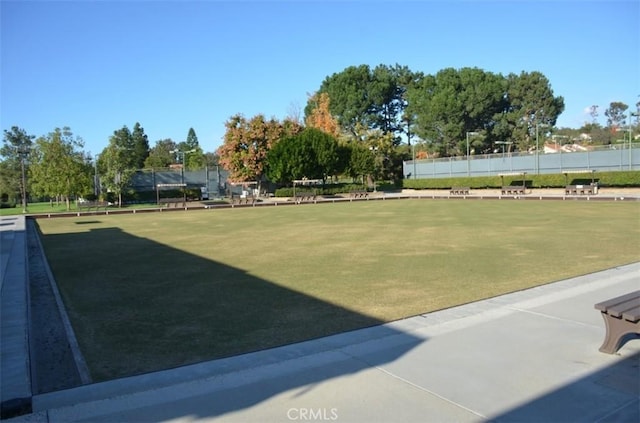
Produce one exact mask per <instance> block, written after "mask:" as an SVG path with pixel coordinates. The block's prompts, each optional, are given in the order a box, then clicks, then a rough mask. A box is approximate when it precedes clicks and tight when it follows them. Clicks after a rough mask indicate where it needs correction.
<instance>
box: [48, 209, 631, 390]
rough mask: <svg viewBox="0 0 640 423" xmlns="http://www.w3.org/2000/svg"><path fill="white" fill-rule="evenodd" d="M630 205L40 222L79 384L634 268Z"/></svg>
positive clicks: (237, 212) (202, 213)
mask: <svg viewBox="0 0 640 423" xmlns="http://www.w3.org/2000/svg"><path fill="white" fill-rule="evenodd" d="M639 215H640V203H638V202H573V201H572V202H542V201H541V202H505V201H478V202H475V201H473V202H467V201H430V200H417V199H414V200H396V201H374V202H369V201H364V202H348V203H335V204H308V205H301V206H283V207H268V208H234V209H219V210H197V211H189V212H186V211H185V212H174V213H146V214H131V215H117V216H115V215H109V216H106V215H102V216H87V217H81V218H62V219H39V220H38V221H37V223H38V226H39V228H40V231H41V233H42V241H43V244H44V248H45V252H46V255H47V257H48V260H49V263H50V265H51V267H52V270H53V273H54V275H55V278H56V281H57V283H58V285H59V287H60V290H61V293H62V296H63V299H64V302H65V304H66V307H67V309H68V312H69V315H70V318H71V321H72V324H73V327H74V329H75V331H76V335H77V336H78V338H79V344H80V347H81V350H82V352H83V354H84V356H85V359H86V360H87V363H88V366H89V368H90V371H91V376H92V378H93V380H94V381H100V380H107V379H112V378H117V377H122V376H127V375H132V374H139V373H143V372H148V371H154V370H160V369H165V368H170V367H175V366H180V365H184V364H189V363H195V362H199V361H203V360H210V359H214V358H220V357H225V356H230V355H235V354H239V353H243V352H248V351H255V350H259V349H263V348H268V347H273V346H277V345H283V344H287V343H292V342H297V341H302V340H305V339H310V338H315V337H319V336H324V335H328V334H333V333H338V332H342V331H347V330H352V329H356V328H361V327H365V326H371V325H375V324H379V323H381V322H387V321H392V320H396V319H401V318H404V317H407V316H413V315H416V314H422V313H425V312H429V311H433V310H437V309H442V308H446V307H451V306H454V305H457V304H462V303H467V302H471V301H474V300H478V299H481V298H487V297H491V296H495V295H499V294H502V293H506V292H511V291H515V290H520V289H525V288H528V287H532V286H536V285H540V284H545V283H549V282H553V281H557V280H560V279H564V278H568V277H571V276H576V275H582V274H586V273H590V272H594V271H597V270H601V269H606V268H610V267H613V266H616V265H621V264H627V263H631V262H635V261H638V258H639V257H638V251H639V250H638V247H639V240H640V225H638V216H639Z"/></svg>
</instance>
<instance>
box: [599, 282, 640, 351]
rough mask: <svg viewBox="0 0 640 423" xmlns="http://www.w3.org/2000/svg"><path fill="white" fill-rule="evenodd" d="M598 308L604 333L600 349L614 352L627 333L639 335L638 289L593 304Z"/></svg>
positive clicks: (639, 306) (639, 293)
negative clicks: (604, 328) (603, 325)
mask: <svg viewBox="0 0 640 423" xmlns="http://www.w3.org/2000/svg"><path fill="white" fill-rule="evenodd" d="M595 308H596V309H597V310H600V314H602V318H603V319H604V324H605V326H606V335H605V338H604V342H603V343H602V346H601V347H600V351H601V352H603V353H607V354H614V353H615V352H616V351H618V350H619V349H620V348H621V347H622V344H624V337H625V336H626V335H629V334H638V335H640V291H634V292H631V293H629V294H626V295H622V296H620V297H616V298H612V299H610V300H607V301H603V302H601V303H598V304H596V305H595Z"/></svg>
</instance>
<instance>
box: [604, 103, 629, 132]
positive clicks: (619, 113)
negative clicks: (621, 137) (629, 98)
mask: <svg viewBox="0 0 640 423" xmlns="http://www.w3.org/2000/svg"><path fill="white" fill-rule="evenodd" d="M628 108H629V106H628V105H626V104H625V103H622V102H620V101H613V102H611V103H610V104H609V107H608V108H607V110H605V111H604V115H605V116H606V117H607V126H608V127H609V128H611V129H612V130H615V129H617V128H620V127H622V126H624V125H626V122H627V116H626V113H625V112H626V111H627V109H628Z"/></svg>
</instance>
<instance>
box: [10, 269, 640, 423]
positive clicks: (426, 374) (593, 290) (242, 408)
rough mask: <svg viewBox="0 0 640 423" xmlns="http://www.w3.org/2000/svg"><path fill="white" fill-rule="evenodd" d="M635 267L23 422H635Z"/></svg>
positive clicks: (104, 386) (216, 366)
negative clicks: (631, 302) (619, 343)
mask: <svg viewBox="0 0 640 423" xmlns="http://www.w3.org/2000/svg"><path fill="white" fill-rule="evenodd" d="M639 288H640V263H635V264H631V265H627V266H621V267H618V268H614V269H610V270H606V271H603V272H598V273H594V274H590V275H586V276H582V277H577V278H572V279H568V280H564V281H560V282H557V283H553V284H549V285H545V286H541V287H537V288H533V289H529V290H525V291H521V292H517V293H513V294H508V295H503V296H500V297H496V298H492V299H488V300H484V301H479V302H475V303H471V304H467V305H463V306H459V307H454V308H451V309H447V310H443V311H439V312H434V313H429V314H425V315H421V316H416V317H412V318H408V319H405V320H401V321H397V322H393V323H390V324H386V325H381V326H375V327H371V328H368V329H362V330H357V331H353V332H348V333H343V334H339V335H335V336H330V337H326V338H321V339H317V340H313V341H308V342H303V343H299V344H293V345H289V346H285V347H281V348H274V349H270V350H265V351H261V352H257V353H252V354H245V355H241V356H237V357H232V358H228V359H222V360H215V361H211V362H206V363H201V364H197V365H192V366H186V367H181V368H177V369H172V370H167V371H163V372H157V373H151V374H147V375H142V376H136V377H131V378H125V379H120V380H115V381H110V382H105V383H99V384H93V385H87V386H83V387H79V388H74V389H70V390H66V391H59V392H55V393H50V394H45V395H38V396H34V397H33V411H34V412H33V414H30V415H25V416H21V417H18V418H16V419H12V421H16V422H17V421H20V422H72V421H87V422H147V421H148V422H161V421H172V422H191V421H209V422H213V421H221V422H290V421H338V422H473V421H505V422H523V421H531V422H609V421H616V422H636V423H637V422H638V421H640V339H638V338H637V337H636V338H635V339H631V340H629V341H628V342H627V343H626V344H625V345H624V346H623V347H622V348H621V349H620V351H619V352H618V353H617V354H614V355H608V354H604V353H601V352H599V351H598V348H599V347H600V345H601V344H602V342H603V340H604V334H605V330H604V323H603V320H602V318H601V316H600V313H599V312H598V311H597V310H595V309H594V304H595V303H597V302H600V301H603V300H606V299H609V298H611V297H614V296H618V295H621V294H624V293H627V292H629V291H632V290H636V289H639Z"/></svg>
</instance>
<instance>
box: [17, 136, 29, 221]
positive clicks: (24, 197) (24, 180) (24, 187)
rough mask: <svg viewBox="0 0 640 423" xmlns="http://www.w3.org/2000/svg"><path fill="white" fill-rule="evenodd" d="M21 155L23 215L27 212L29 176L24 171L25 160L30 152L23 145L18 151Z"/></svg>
mask: <svg viewBox="0 0 640 423" xmlns="http://www.w3.org/2000/svg"><path fill="white" fill-rule="evenodd" d="M18 152H19V154H20V168H21V171H22V213H26V212H27V176H26V173H25V171H24V158H25V156H26V155H27V154H28V151H27V150H25V146H24V145H21V146H20V149H19V150H18Z"/></svg>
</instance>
